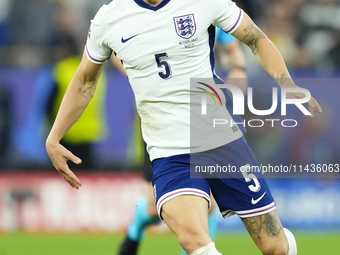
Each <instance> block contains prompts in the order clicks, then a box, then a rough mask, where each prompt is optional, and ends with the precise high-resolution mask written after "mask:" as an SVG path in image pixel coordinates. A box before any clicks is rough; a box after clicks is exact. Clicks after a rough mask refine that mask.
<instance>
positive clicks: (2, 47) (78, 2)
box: [0, 0, 340, 169]
mask: <svg viewBox="0 0 340 255" xmlns="http://www.w3.org/2000/svg"><path fill="white" fill-rule="evenodd" d="M234 1H235V2H236V3H237V4H238V5H239V6H240V7H241V8H243V9H244V10H245V11H246V12H247V13H248V14H249V16H250V17H251V18H253V19H254V21H255V22H256V23H257V24H258V26H259V27H260V28H261V29H262V30H263V31H264V32H265V33H266V34H267V35H268V37H269V38H270V39H271V40H272V41H273V43H274V44H275V45H276V46H277V48H278V49H279V51H280V52H281V54H282V56H283V58H284V60H285V61H286V63H287V65H288V67H289V70H290V71H291V72H292V73H293V75H294V74H296V75H297V76H298V75H302V76H303V75H304V74H307V77H308V76H309V75H310V74H313V75H314V76H315V75H316V76H318V75H319V74H321V75H324V76H327V75H331V76H333V77H334V76H335V77H336V76H337V75H338V74H339V71H340V0H234ZM109 2H110V0H0V169H4V168H13V167H14V168H15V167H21V168H22V167H23V166H25V164H26V165H27V159H31V160H33V159H35V157H36V162H33V163H32V162H31V163H32V164H31V165H32V166H33V167H32V168H34V167H36V165H37V162H38V164H40V163H41V162H42V166H43V167H45V166H46V164H48V165H50V161H49V160H48V159H47V155H46V153H45V151H44V146H43V138H44V137H46V133H47V130H44V132H45V133H44V136H43V138H42V137H40V138H38V137H37V139H40V145H39V146H41V148H40V149H39V148H38V149H35V148H34V146H32V145H33V144H35V143H36V142H35V141H34V140H33V138H34V132H38V133H39V132H40V133H41V127H39V125H37V123H35V124H36V126H34V124H32V123H33V122H34V121H35V120H36V116H37V114H40V118H41V116H42V115H43V114H44V113H42V112H40V111H39V110H36V112H35V113H36V114H35V115H34V110H32V109H31V108H29V107H28V106H27V105H30V107H31V106H32V105H35V107H36V109H41V108H42V106H41V105H42V104H41V105H40V106H39V104H38V102H41V103H43V104H45V106H44V107H45V108H46V109H47V108H48V103H50V100H45V101H44V102H42V101H41V99H42V98H43V97H47V94H49V97H50V95H53V86H52V85H53V82H56V80H52V79H50V78H51V77H50V76H51V69H43V68H46V66H49V68H51V66H52V64H53V65H54V64H57V63H60V64H62V65H63V66H64V64H65V67H66V69H70V68H69V66H68V65H71V64H72V66H74V64H76V62H72V59H69V60H70V61H71V62H67V63H66V62H65V63H64V62H62V63H61V62H60V61H61V60H64V59H65V58H67V57H70V56H75V55H77V56H79V55H80V54H81V53H82V51H83V48H84V45H85V42H86V37H87V31H88V29H89V26H90V20H91V19H92V18H93V17H94V15H95V14H96V12H97V11H98V9H99V8H100V7H101V6H102V5H103V4H108V3H109ZM245 53H246V59H247V70H248V72H249V76H250V77H251V76H252V75H253V76H254V74H258V73H259V72H260V70H261V67H260V66H259V65H258V64H257V62H256V59H255V58H254V56H252V54H251V52H250V50H247V49H246V47H245ZM57 66H58V65H57ZM59 66H60V65H59ZM110 67H111V69H113V67H112V66H110ZM6 68H12V69H13V68H15V69H16V70H26V69H35V70H38V71H33V74H34V75H35V76H34V77H38V78H37V80H38V81H39V82H40V87H39V82H37V83H38V85H37V86H35V85H34V86H35V88H34V89H32V90H34V91H33V92H32V93H35V94H34V96H32V97H31V98H33V99H32V102H33V103H32V102H29V103H27V102H26V106H24V107H27V108H29V109H26V112H25V113H24V114H23V113H18V112H19V110H20V109H19V108H18V107H17V108H18V109H19V110H18V109H14V108H16V107H13V105H14V104H15V103H16V104H21V103H22V104H23V105H24V103H25V102H24V100H27V96H26V95H21V96H18V95H15V96H16V98H17V99H15V100H13V98H14V97H15V96H14V95H13V93H18V94H20V93H22V94H25V93H27V92H23V91H24V90H23V91H20V86H21V85H18V86H17V89H16V91H14V92H13V90H15V89H13V88H14V86H12V84H11V82H12V83H13V82H17V80H15V79H13V81H11V82H8V81H7V80H6V78H4V77H1V75H2V76H4V74H8V75H10V74H9V73H10V72H11V73H13V74H12V76H13V75H14V76H15V75H17V74H16V73H17V71H13V70H9V71H8V69H6ZM72 68H73V67H72ZM52 71H53V70H52ZM34 72H36V73H37V72H39V74H36V73H34ZM20 74H25V75H26V76H27V77H31V76H32V77H33V74H32V75H31V74H27V73H20ZM30 75H31V76H30ZM26 76H24V75H23V76H22V77H21V79H25V77H26ZM54 78H55V77H54ZM123 78H124V77H123ZM115 79H116V76H115ZM124 79H125V78H124ZM14 80H15V81H14ZM31 80H33V79H31ZM108 81H109V82H110V79H109V78H108ZM122 81H124V82H127V81H126V79H125V80H123V79H122ZM42 82H43V83H42ZM105 82H106V81H105ZM1 83H3V85H6V84H5V83H7V89H6V86H1V85H2V84H1ZM46 84H49V85H51V86H50V90H49V92H48V93H47V89H46V88H47V85H46ZM11 86H12V87H13V88H12V89H8V88H10V87H11ZM26 89H27V88H26ZM121 89H124V88H121ZM38 90H39V91H38ZM26 91H28V90H26ZM36 92H37V93H36ZM10 93H12V94H11V95H9V94H10ZM39 93H40V94H39ZM43 93H45V94H43ZM115 93H116V94H117V92H115ZM103 95H104V93H103ZM25 96H26V97H25ZM104 96H105V95H104ZM104 96H103V97H104ZM59 97H60V95H59ZM269 98H270V96H269ZM39 100H40V101H39ZM19 101H20V102H19ZM18 102H19V103H18ZM108 103H109V104H110V103H111V104H113V100H111V101H110V102H108ZM119 104H120V107H122V106H121V105H122V104H123V102H119ZM132 108H133V107H132ZM122 109H123V107H122ZM133 111H134V109H133V110H132V112H133ZM22 112H24V111H23V110H22ZM13 113H14V114H13ZM29 113H33V115H28V114H29ZM110 114H112V113H110ZM124 114H125V113H124ZM124 114H122V115H124ZM10 115H11V116H10ZM14 115H18V116H17V117H16V118H17V119H20V121H21V122H20V123H19V122H18V121H17V122H18V123H14V124H13V123H11V122H15V121H13V118H12V117H13V116H14ZM125 115H127V114H125ZM125 115H124V118H126V116H125ZM130 115H131V116H130V119H129V120H128V121H130V122H129V123H130V126H132V125H134V121H135V116H134V115H133V114H130ZM328 117H329V115H328ZM25 119H26V120H25ZM327 121H328V122H329V123H331V121H332V120H331V118H330V117H329V119H328V120H327ZM323 123H325V122H323ZM38 124H39V123H38ZM20 125H21V126H20ZM25 125H26V127H27V128H26V127H25ZM103 125H106V123H104V124H103ZM324 125H325V126H326V124H324ZM327 125H328V124H327ZM329 125H331V124H329ZM13 126H15V127H14V128H13ZM134 126H135V125H134ZM314 126H315V128H314V129H315V130H316V131H315V132H313V130H314V129H311V127H314ZM10 127H11V128H10ZM112 128H114V126H113V125H112V126H111V130H110V131H111V133H112ZM103 129H105V127H103ZM13 130H14V131H13ZM18 130H19V131H20V132H17V131H18ZM34 130H35V131H34ZM33 131H34V132H33ZM307 131H308V132H307ZM120 132H121V131H120ZM123 132H124V131H123ZM327 132H329V130H327V129H321V128H318V127H317V125H312V124H310V123H309V122H308V121H306V123H303V124H302V125H301V126H300V129H297V132H296V133H295V134H293V135H291V136H292V138H291V139H290V140H288V139H287V137H286V136H284V134H283V133H282V132H280V131H277V132H276V133H275V132H269V130H266V129H261V130H259V129H258V130H253V132H250V133H252V134H253V136H252V137H248V139H249V141H250V143H251V147H252V148H253V149H254V150H255V154H257V156H258V158H259V160H261V161H262V160H263V161H267V162H273V163H280V162H282V160H288V161H289V160H290V161H291V162H294V163H301V162H303V163H305V162H307V161H310V160H311V159H310V157H311V155H313V154H315V155H320V153H319V151H318V150H321V151H322V152H323V154H324V153H325V152H326V151H327V150H328V151H330V152H329V153H328V154H327V155H328V156H329V157H330V158H329V159H327V162H333V161H334V159H335V158H336V157H337V155H336V154H335V153H334V151H336V150H337V146H338V145H333V144H331V143H327V142H326V143H327V144H325V142H324V135H325V134H327ZM38 133H37V136H38V135H39V134H38ZM103 133H105V132H103ZM20 134H21V135H20ZM23 134H24V135H23ZM250 135H251V134H250ZM40 136H41V135H40ZM23 137H26V138H25V139H26V140H25V139H21V138H23ZM121 137H123V135H121ZM131 137H132V138H133V137H134V135H131ZM132 138H131V139H132ZM311 138H313V139H314V140H315V141H316V142H315V143H313V142H311V143H312V144H310V142H308V141H309V140H311ZM103 139H104V138H103ZM336 141H337V140H334V141H333V142H336ZM13 143H14V144H16V147H17V150H16V151H20V150H22V151H21V152H20V153H21V156H20V153H18V152H17V153H13V149H12V150H11V149H8V147H10V146H13ZM25 143H26V144H25ZM110 143H111V145H112V144H113V143H112V141H110ZM11 144H12V145H11ZM109 145H110V144H109ZM303 146H305V147H303ZM306 146H307V147H308V148H310V153H309V152H308V151H306V150H304V149H303V148H306ZM22 148H26V149H24V150H25V152H23V149H22ZM103 148H104V149H102V152H106V151H107V148H109V147H103ZM283 148H285V149H287V148H288V150H286V151H285V152H286V153H285V154H283V153H282V150H283ZM319 148H321V149H319ZM322 148H323V149H322ZM124 149H125V150H129V152H128V153H130V154H131V152H130V148H129V149H126V148H124ZM137 151H138V150H137ZM256 151H259V152H260V153H256ZM302 152H305V154H304V153H302ZM10 153H11V155H10V156H9V154H10ZM306 153H309V154H308V155H307V154H306ZM318 153H319V154H318ZM17 154H18V155H19V156H18V155H17ZM40 154H44V157H42V158H41V157H40V156H39V155H40ZM132 154H133V155H136V150H134V151H133V153H132ZM23 155H26V156H27V157H26V158H25V159H24V160H22V158H23ZM275 155H276V156H278V155H279V156H280V159H279V160H276V159H275V157H276V156H275ZM325 157H326V156H325ZM325 157H323V158H324V159H325ZM87 158H89V157H87ZM33 161H34V160H33ZM4 162H7V163H4ZM39 162H40V163H39ZM97 166H98V164H97ZM110 167H112V165H110ZM28 168H29V167H28Z"/></svg>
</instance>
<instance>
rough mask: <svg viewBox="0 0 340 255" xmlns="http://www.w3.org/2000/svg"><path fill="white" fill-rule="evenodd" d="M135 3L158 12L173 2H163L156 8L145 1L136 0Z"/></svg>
mask: <svg viewBox="0 0 340 255" xmlns="http://www.w3.org/2000/svg"><path fill="white" fill-rule="evenodd" d="M134 1H135V2H136V4H138V5H139V6H140V7H142V8H145V9H149V10H151V11H158V10H159V9H161V8H162V7H164V6H165V5H166V4H167V3H169V2H170V1H171V0H163V1H162V2H161V3H160V4H159V5H157V6H156V7H155V6H151V5H149V4H147V3H145V2H144V1H143V0H134Z"/></svg>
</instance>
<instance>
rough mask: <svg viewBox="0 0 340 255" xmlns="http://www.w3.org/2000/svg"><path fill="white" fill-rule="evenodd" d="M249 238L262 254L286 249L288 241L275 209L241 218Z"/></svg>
mask: <svg viewBox="0 0 340 255" xmlns="http://www.w3.org/2000/svg"><path fill="white" fill-rule="evenodd" d="M242 221H243V224H244V225H245V227H246V229H247V230H248V232H249V234H250V236H251V238H252V239H253V241H254V243H255V244H256V245H257V247H258V248H259V249H260V250H261V252H262V253H263V254H275V253H274V252H278V251H282V253H280V252H279V253H278V254H284V252H285V251H288V242H287V239H286V235H285V233H284V230H283V227H282V224H281V222H280V219H279V216H278V214H277V211H276V210H274V211H271V212H269V213H265V214H262V215H257V216H252V217H248V218H242Z"/></svg>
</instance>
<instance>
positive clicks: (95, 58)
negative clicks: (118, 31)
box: [85, 5, 112, 64]
mask: <svg viewBox="0 0 340 255" xmlns="http://www.w3.org/2000/svg"><path fill="white" fill-rule="evenodd" d="M104 12H105V5H104V6H103V7H102V8H100V10H99V11H98V13H97V14H96V16H95V17H94V19H93V20H91V26H90V29H89V34H88V36H87V42H86V46H85V51H86V54H87V57H88V59H89V60H90V61H91V62H93V63H95V64H102V63H103V62H105V61H106V60H107V59H109V58H110V56H111V53H112V49H110V47H109V46H108V44H107V40H106V36H107V33H106V24H105V22H104V18H105V16H104Z"/></svg>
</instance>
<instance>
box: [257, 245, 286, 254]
mask: <svg viewBox="0 0 340 255" xmlns="http://www.w3.org/2000/svg"><path fill="white" fill-rule="evenodd" d="M262 254H263V255H287V254H288V243H285V242H277V243H275V244H274V245H271V246H267V247H265V248H264V249H263V250H262Z"/></svg>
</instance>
